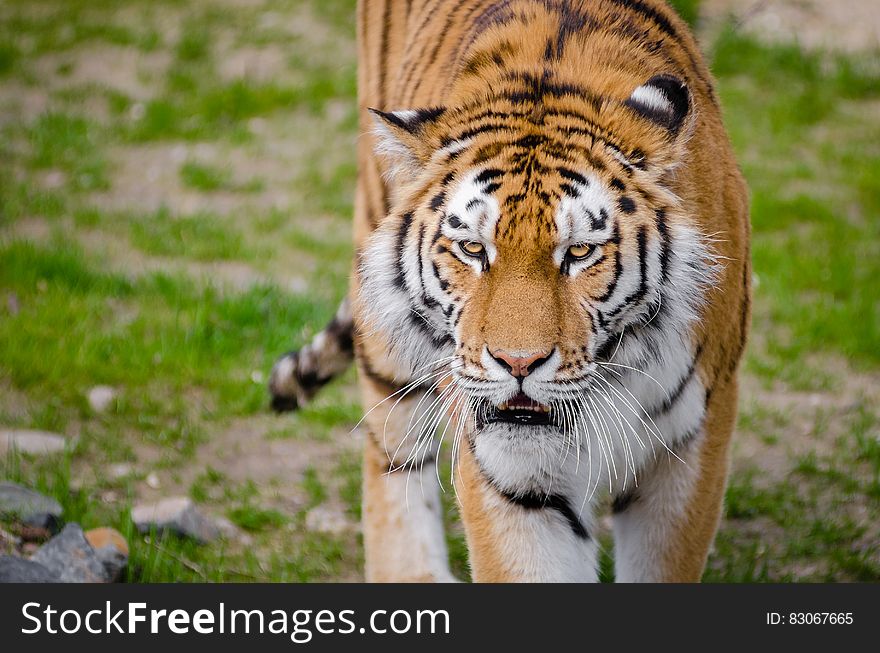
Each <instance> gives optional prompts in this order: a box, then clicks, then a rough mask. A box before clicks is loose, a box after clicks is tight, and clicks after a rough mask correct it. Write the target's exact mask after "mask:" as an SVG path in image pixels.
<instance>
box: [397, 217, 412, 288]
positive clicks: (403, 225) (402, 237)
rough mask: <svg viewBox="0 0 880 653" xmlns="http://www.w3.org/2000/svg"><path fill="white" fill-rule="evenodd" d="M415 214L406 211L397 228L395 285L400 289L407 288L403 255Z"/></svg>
mask: <svg viewBox="0 0 880 653" xmlns="http://www.w3.org/2000/svg"><path fill="white" fill-rule="evenodd" d="M412 221H413V214H412V213H404V214H403V216H401V218H400V227H398V229H397V247H396V249H397V273H396V274H395V275H394V285H395V286H397V287H398V288H400V289H403V290H405V289H406V274H405V272H404V270H403V255H404V252H405V250H406V236H407V234H409V230H410V227H412Z"/></svg>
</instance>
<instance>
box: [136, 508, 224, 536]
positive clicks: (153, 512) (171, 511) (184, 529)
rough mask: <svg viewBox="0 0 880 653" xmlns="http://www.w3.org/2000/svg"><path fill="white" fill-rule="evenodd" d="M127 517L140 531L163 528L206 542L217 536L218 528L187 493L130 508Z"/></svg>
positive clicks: (145, 531)
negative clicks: (129, 517) (129, 514)
mask: <svg viewBox="0 0 880 653" xmlns="http://www.w3.org/2000/svg"><path fill="white" fill-rule="evenodd" d="M131 520H132V521H133V522H134V525H135V526H136V527H137V529H138V530H139V531H140V532H141V533H149V532H150V531H151V530H153V529H156V530H157V531H160V532H161V531H165V532H170V533H174V534H176V535H180V536H183V537H190V538H192V539H194V540H196V541H198V542H202V543H207V542H212V541H214V540H216V539H217V538H218V537H220V534H221V533H220V529H219V528H218V527H217V524H216V523H215V522H214V521H213V520H212V519H211V518H209V517H206V516H205V515H203V514H202V513H201V512H199V509H198V508H196V506H195V504H194V503H193V502H192V501H191V500H190V499H189V498H187V497H170V498H168V499H162V500H161V501H158V502H157V503H150V504H140V505H137V506H135V507H134V508H132V509H131Z"/></svg>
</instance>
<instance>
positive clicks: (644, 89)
mask: <svg viewBox="0 0 880 653" xmlns="http://www.w3.org/2000/svg"><path fill="white" fill-rule="evenodd" d="M629 101H630V102H633V103H636V104H640V105H642V106H643V107H645V109H647V110H648V111H650V112H662V113H672V111H673V106H672V102H670V101H669V98H668V97H666V94H665V93H664V92H663V91H661V90H660V89H659V88H657V87H656V86H648V85H647V84H646V85H644V86H639V87H638V88H637V89H636V90H634V91H633V94H632V96H630V98H629Z"/></svg>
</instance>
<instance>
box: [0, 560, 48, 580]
mask: <svg viewBox="0 0 880 653" xmlns="http://www.w3.org/2000/svg"><path fill="white" fill-rule="evenodd" d="M58 580H59V579H58V576H57V575H55V574H53V573H52V572H51V571H49V569H47V568H46V567H45V566H44V565H41V564H40V563H39V562H34V561H32V560H25V559H24V558H17V557H15V556H7V555H4V556H0V583H57V582H58Z"/></svg>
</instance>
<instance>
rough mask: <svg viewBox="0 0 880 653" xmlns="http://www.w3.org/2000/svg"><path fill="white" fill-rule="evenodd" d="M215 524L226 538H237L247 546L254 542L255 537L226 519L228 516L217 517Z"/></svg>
mask: <svg viewBox="0 0 880 653" xmlns="http://www.w3.org/2000/svg"><path fill="white" fill-rule="evenodd" d="M214 525H215V526H216V527H217V530H218V531H220V537H222V538H224V539H227V540H235V541H237V542H239V543H241V544H243V545H245V546H250V545H251V544H253V541H254V539H253V538H252V537H251V536H250V535H248V534H247V533H245V532H244V531H242V530H241V529H240V528H239V527H238V526H236V525H235V524H233V523H232V522H231V521H229V520H228V519H226V517H215V518H214Z"/></svg>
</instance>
